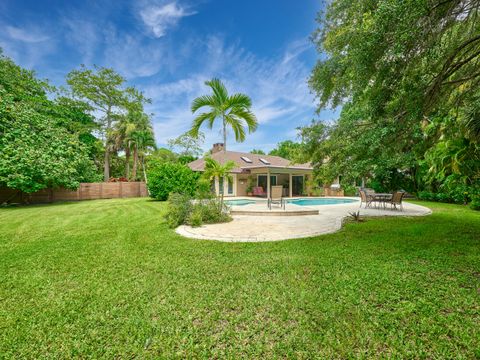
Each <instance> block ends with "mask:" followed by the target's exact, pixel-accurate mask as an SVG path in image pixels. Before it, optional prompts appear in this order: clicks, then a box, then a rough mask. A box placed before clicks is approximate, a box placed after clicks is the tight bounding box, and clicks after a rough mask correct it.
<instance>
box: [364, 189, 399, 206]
mask: <svg viewBox="0 0 480 360" xmlns="http://www.w3.org/2000/svg"><path fill="white" fill-rule="evenodd" d="M358 192H359V193H360V207H362V205H364V207H365V209H366V208H377V209H381V208H383V209H387V208H388V207H390V209H392V210H400V211H403V205H402V200H403V198H404V196H405V192H404V191H395V192H393V193H376V192H375V191H374V190H372V189H367V188H364V189H359V190H358Z"/></svg>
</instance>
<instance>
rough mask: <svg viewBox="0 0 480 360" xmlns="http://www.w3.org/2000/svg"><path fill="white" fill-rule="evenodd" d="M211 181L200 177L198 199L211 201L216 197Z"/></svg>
mask: <svg viewBox="0 0 480 360" xmlns="http://www.w3.org/2000/svg"><path fill="white" fill-rule="evenodd" d="M211 186H212V184H211V182H210V180H208V179H205V178H204V177H200V178H199V179H198V182H197V192H196V195H195V197H196V198H197V199H211V198H212V197H213V196H214V195H213V192H212V188H211Z"/></svg>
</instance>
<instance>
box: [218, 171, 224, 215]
mask: <svg viewBox="0 0 480 360" xmlns="http://www.w3.org/2000/svg"><path fill="white" fill-rule="evenodd" d="M223 181H225V178H224V179H223ZM218 183H219V184H220V181H219V182H218ZM223 189H225V184H223ZM223 189H222V196H221V197H220V212H222V211H223V193H224V191H223Z"/></svg>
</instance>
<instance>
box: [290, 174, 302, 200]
mask: <svg viewBox="0 0 480 360" xmlns="http://www.w3.org/2000/svg"><path fill="white" fill-rule="evenodd" d="M303 179H304V178H303V175H293V176H292V195H293V196H301V195H303V186H304V184H303Z"/></svg>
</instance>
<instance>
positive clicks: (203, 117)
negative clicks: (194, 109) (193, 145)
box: [189, 112, 215, 138]
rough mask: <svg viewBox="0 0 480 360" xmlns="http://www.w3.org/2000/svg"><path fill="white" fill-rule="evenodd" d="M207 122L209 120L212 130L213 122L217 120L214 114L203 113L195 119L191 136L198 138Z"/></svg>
mask: <svg viewBox="0 0 480 360" xmlns="http://www.w3.org/2000/svg"><path fill="white" fill-rule="evenodd" d="M206 120H209V121H208V126H209V127H210V129H211V128H212V126H213V121H214V120H215V116H214V114H213V113H211V112H208V113H201V114H200V115H198V116H197V117H195V119H193V123H192V128H191V129H190V131H189V134H190V135H191V136H193V137H195V138H196V137H198V135H199V133H200V127H201V126H202V125H203V123H204V122H205V121H206Z"/></svg>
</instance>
